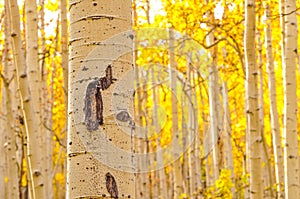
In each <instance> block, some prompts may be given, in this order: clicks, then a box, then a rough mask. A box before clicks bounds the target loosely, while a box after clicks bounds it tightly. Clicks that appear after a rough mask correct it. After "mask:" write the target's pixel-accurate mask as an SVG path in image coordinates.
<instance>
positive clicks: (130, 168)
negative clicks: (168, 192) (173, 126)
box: [66, 0, 135, 199]
mask: <svg viewBox="0 0 300 199" xmlns="http://www.w3.org/2000/svg"><path fill="white" fill-rule="evenodd" d="M69 10H70V55H69V60H70V61H69V64H70V72H69V92H68V93H69V99H68V100H69V102H68V103H69V104H68V115H69V117H68V141H67V155H68V158H67V193H66V194H67V196H66V198H68V199H73V198H110V197H111V198H135V190H134V183H135V179H134V174H133V173H134V172H135V167H134V166H135V163H134V161H135V160H134V155H133V127H132V125H133V124H132V123H133V119H131V118H132V116H130V115H133V114H132V113H131V112H132V111H131V109H130V107H129V108H128V106H127V104H130V103H131V102H132V96H133V82H132V80H133V75H132V73H127V72H128V71H130V70H132V68H133V60H132V49H133V42H132V39H133V35H132V33H130V31H129V30H130V29H131V1H129V0H111V1H80V2H78V1H70V6H69ZM125 86H126V87H125ZM117 122H118V123H117ZM119 122H120V123H119ZM130 125H131V126H130ZM123 127H124V129H122V128H123ZM124 131H125V132H124Z"/></svg>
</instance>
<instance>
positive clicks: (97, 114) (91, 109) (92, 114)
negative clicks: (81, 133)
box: [83, 65, 116, 131]
mask: <svg viewBox="0 0 300 199" xmlns="http://www.w3.org/2000/svg"><path fill="white" fill-rule="evenodd" d="M115 80H116V79H114V78H113V77H112V67H111V65H108V66H107V68H106V70H105V76H104V77H101V78H97V79H96V80H93V81H92V82H90V83H89V84H88V86H87V89H86V95H85V101H84V103H85V104H84V105H85V106H84V109H83V110H84V112H85V120H84V122H85V125H86V127H87V129H88V130H89V131H95V130H97V129H98V127H99V125H103V101H102V95H101V90H102V91H104V90H106V89H108V88H109V86H110V85H111V84H112V83H113V82H114V81H115Z"/></svg>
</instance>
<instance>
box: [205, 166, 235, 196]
mask: <svg viewBox="0 0 300 199" xmlns="http://www.w3.org/2000/svg"><path fill="white" fill-rule="evenodd" d="M233 187H234V184H233V182H232V179H231V171H230V170H229V169H222V170H221V172H220V175H219V179H218V180H216V182H215V184H214V185H212V186H210V187H209V188H208V189H207V190H206V192H205V197H206V198H212V199H230V198H232V190H231V189H232V188H233Z"/></svg>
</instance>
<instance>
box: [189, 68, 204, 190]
mask: <svg viewBox="0 0 300 199" xmlns="http://www.w3.org/2000/svg"><path fill="white" fill-rule="evenodd" d="M192 82H193V86H194V89H193V91H194V94H193V98H194V103H195V105H194V110H193V111H194V116H195V117H194V125H195V126H194V128H195V129H194V130H195V134H194V136H195V140H194V144H193V145H194V146H193V147H194V154H193V156H192V157H191V158H192V163H191V164H192V165H191V166H192V168H193V173H192V176H193V177H194V178H195V180H194V184H195V185H194V190H192V192H193V194H194V193H195V192H197V191H198V189H200V190H201V188H202V186H201V185H202V183H201V177H202V174H201V172H202V163H201V160H200V134H199V124H198V118H199V117H200V111H199V106H198V97H197V90H196V88H195V87H196V73H195V72H193V81H192ZM198 86H199V87H200V85H198ZM191 187H193V186H191Z"/></svg>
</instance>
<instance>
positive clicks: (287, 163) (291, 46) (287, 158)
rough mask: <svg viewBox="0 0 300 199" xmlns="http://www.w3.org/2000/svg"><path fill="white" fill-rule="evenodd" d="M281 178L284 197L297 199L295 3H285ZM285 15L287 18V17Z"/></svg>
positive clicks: (286, 0) (293, 1)
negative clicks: (282, 167) (282, 169)
mask: <svg viewBox="0 0 300 199" xmlns="http://www.w3.org/2000/svg"><path fill="white" fill-rule="evenodd" d="M284 10H285V13H284V14H285V15H284V29H285V34H284V43H285V45H284V60H283V82H284V83H283V85H284V124H283V126H284V127H283V136H284V176H285V182H284V184H285V197H286V198H289V199H293V198H295V199H296V198H299V194H300V192H299V189H300V187H299V161H298V159H299V154H298V153H299V150H298V135H297V109H298V107H297V81H296V65H297V62H296V59H297V56H298V53H297V49H298V48H297V43H298V42H297V41H298V39H297V38H298V36H297V35H298V30H297V18H296V12H295V10H296V1H295V0H285V1H284ZM286 13H288V14H286Z"/></svg>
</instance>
